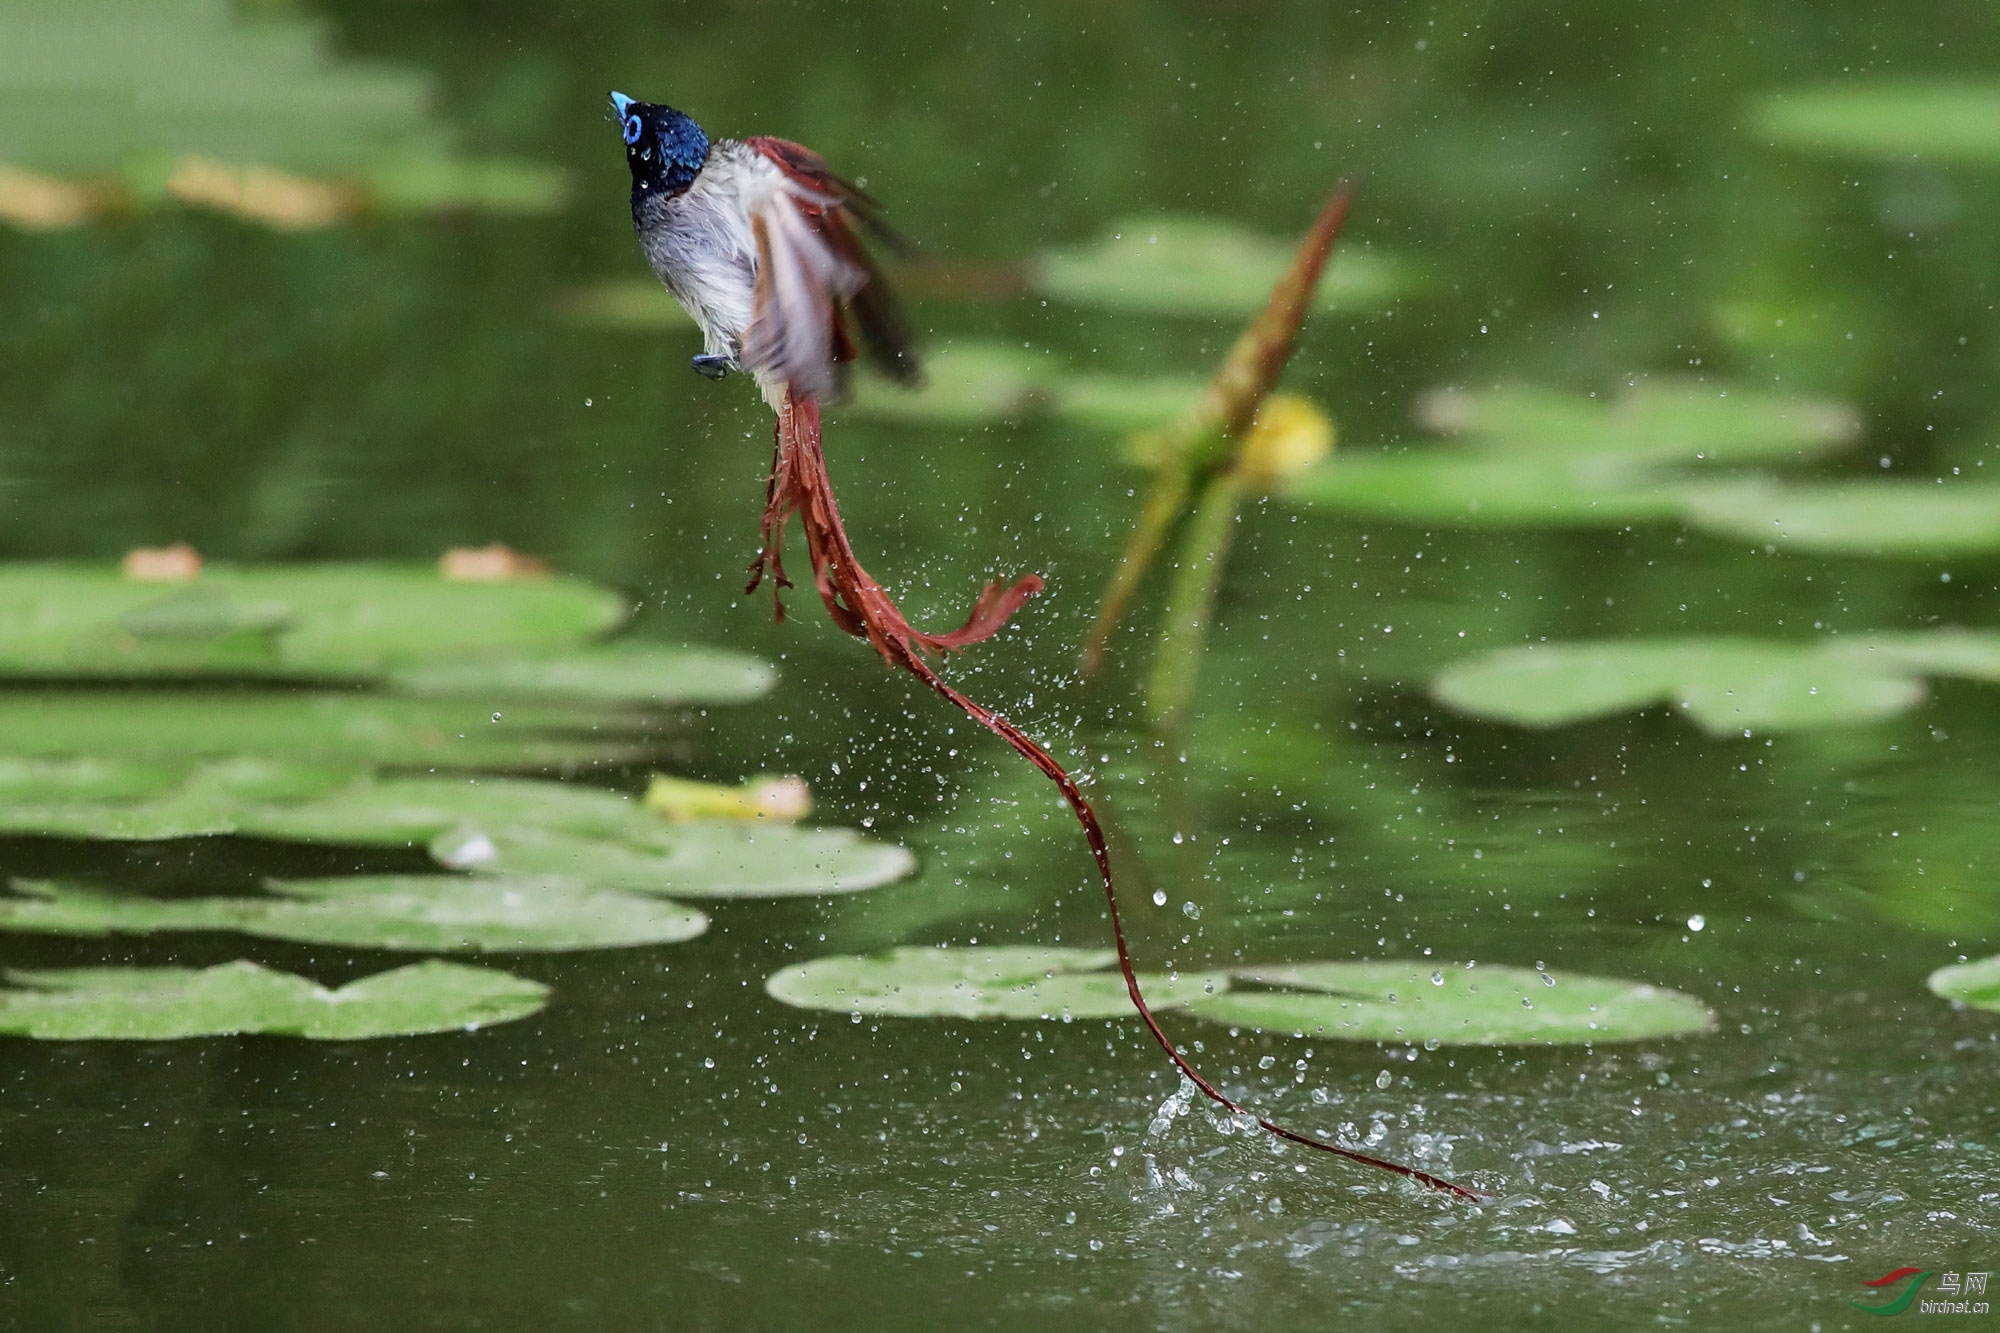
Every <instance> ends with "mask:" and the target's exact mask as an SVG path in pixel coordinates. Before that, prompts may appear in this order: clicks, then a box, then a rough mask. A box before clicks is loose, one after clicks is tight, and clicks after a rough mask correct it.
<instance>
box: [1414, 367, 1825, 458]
mask: <svg viewBox="0 0 2000 1333" xmlns="http://www.w3.org/2000/svg"><path fill="white" fill-rule="evenodd" d="M1418 417H1419V419H1420V420H1421V421H1422V422H1423V423H1424V424H1425V425H1427V426H1429V427H1430V428H1431V429H1432V430H1435V431H1438V432H1439V433H1440V434H1446V435H1458V436H1463V437H1465V439H1466V440H1467V441H1468V442H1470V443H1472V444H1475V445H1477V446H1478V447H1479V448H1481V449H1484V450H1487V451H1490V452H1493V453H1496V454H1504V455H1505V456H1506V457H1507V458H1509V459H1520V458H1523V457H1531V456H1536V455H1540V456H1544V457H1578V456H1593V457H1601V458H1607V459H1617V460H1620V461H1623V462H1626V463H1632V464H1641V463H1643V464H1647V465H1651V466H1681V467H1692V466H1695V465H1697V464H1705V465H1710V466H1713V465H1717V464H1720V465H1731V464H1741V463H1753V462H1756V463H1772V462H1807V461H1810V460H1812V459H1814V458H1818V457H1822V456H1824V455H1826V454H1828V453H1831V452H1834V451H1836V450H1839V449H1842V448H1845V447H1847V446H1848V445H1851V444H1852V443H1853V442H1854V441H1855V440H1856V439H1857V438H1858V437H1859V436H1860V433H1861V423H1860V419H1859V418H1858V417H1857V416H1856V415H1855V414H1854V412H1853V411H1852V410H1851V409H1849V408H1847V407H1845V406H1843V405H1842V404H1839V403H1833V402H1827V401H1823V400H1817V399H1803V398H1796V397H1792V396H1789V395H1785V394H1774V393H1768V392H1765V391H1762V390H1758V389H1753V388H1748V387H1745V386H1743V385H1712V384H1689V383H1681V382H1677V381H1672V380H1668V381H1661V382H1653V381H1649V382H1646V383H1643V384H1640V385H1637V386H1634V387H1632V388H1629V389H1626V390H1624V391H1622V392H1620V393H1618V394H1616V395H1607V396H1605V397H1601V398H1600V397H1597V396H1595V395H1592V396H1588V397H1586V396H1584V395H1582V394H1575V393H1565V392H1562V391H1560V390H1554V389H1545V388H1539V387H1534V386H1527V385H1518V386H1512V387H1505V388H1496V389H1482V390H1464V389H1451V390H1443V391H1440V392H1436V393H1432V394H1430V395H1429V396H1427V397H1426V398H1425V399H1424V400H1423V401H1422V403H1421V404H1419V407H1418Z"/></svg>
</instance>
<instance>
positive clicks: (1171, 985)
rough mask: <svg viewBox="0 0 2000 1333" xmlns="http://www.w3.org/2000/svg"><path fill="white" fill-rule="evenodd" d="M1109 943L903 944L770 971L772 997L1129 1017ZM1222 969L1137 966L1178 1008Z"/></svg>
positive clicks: (949, 1010) (1164, 1005)
mask: <svg viewBox="0 0 2000 1333" xmlns="http://www.w3.org/2000/svg"><path fill="white" fill-rule="evenodd" d="M1117 961H1118V956H1117V954H1115V953H1113V952H1112V951H1110V950H1109V949H1046V948H1040V947H1037V946H1031V945H1015V946H1003V947H999V948H990V949H975V948H965V949H926V948H917V947H904V948H896V949H891V950H889V951H888V952H887V953H880V954H868V955H850V956H845V957H836V958H816V959H814V960H813V961H812V962H809V963H800V964H799V965H797V966H795V967H788V968H786V969H784V970H783V971H782V972H777V973H773V974H772V976H771V977H770V978H769V980H767V981H766V982H765V983H764V989H765V990H766V991H768V992H770V994H771V996H772V998H774V999H777V1000H782V1001H783V1002H784V1003H786V1004H789V1005H792V1006H793V1007H795V1008H799V1009H823V1010H827V1011H830V1012H833V1013H842V1014H845V1013H856V1014H876V1015H887V1016H893V1017H899V1018H1048V1019H1064V1018H1123V1017H1128V1016H1133V1015H1134V1014H1135V1011H1134V1009H1133V1008H1132V1000H1131V997H1130V996H1129V995H1127V994H1126V991H1125V978H1124V977H1123V976H1122V975H1120V974H1119V973H1118V972H1116V971H1105V970H1103V969H1105V968H1108V967H1111V966H1112V965H1113V964H1115V963H1116V962H1117ZM1228 985H1229V978H1228V977H1227V976H1226V975H1224V974H1223V973H1220V972H1183V973H1180V974H1178V975H1177V976H1174V977H1172V978H1169V977H1163V976H1155V975H1149V974H1144V973H1142V974H1140V976H1139V987H1140V989H1141V990H1142V991H1143V992H1144V993H1145V996H1146V1002H1147V1004H1149V1005H1151V1006H1152V1007H1153V1008H1154V1009H1156V1010H1161V1009H1171V1008H1175V1007H1178V1006H1181V1005H1185V1004H1187V1003H1189V1002H1190V1001H1192V1000H1195V999H1198V998H1200V997H1201V996H1203V995H1204V994H1208V993H1210V991H1211V989H1212V990H1217V991H1219V990H1222V989H1225V988H1226V987H1227V986H1228Z"/></svg>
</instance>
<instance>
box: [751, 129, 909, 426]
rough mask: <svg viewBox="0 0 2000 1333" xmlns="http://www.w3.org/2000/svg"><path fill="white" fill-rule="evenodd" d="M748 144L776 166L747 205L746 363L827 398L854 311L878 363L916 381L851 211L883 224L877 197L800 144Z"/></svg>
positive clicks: (845, 354)
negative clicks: (751, 287)
mask: <svg viewBox="0 0 2000 1333" xmlns="http://www.w3.org/2000/svg"><path fill="white" fill-rule="evenodd" d="M744 144H745V146H746V147H748V148H749V149H750V150H751V151H752V152H754V153H756V154H757V155H758V156H759V157H761V158H762V159H764V161H766V162H768V163H769V164H770V165H771V166H772V167H773V168H774V170H773V171H771V172H770V173H769V174H768V175H767V177H766V182H765V186H764V188H763V189H762V190H761V191H759V192H758V193H757V194H756V195H754V196H753V197H752V199H751V201H750V223H751V228H752V230H753V231H754V232H755V233H756V237H757V250H758V255H757V259H758V264H757V285H756V291H755V293H754V296H753V298H752V306H751V316H750V328H749V331H748V332H747V333H746V334H745V335H744V339H743V347H742V351H741V353H740V359H741V361H742V363H743V364H744V366H745V367H746V368H748V369H750V370H752V371H754V372H757V373H758V374H759V375H760V376H762V377H764V378H765V379H767V380H769V381H772V382H775V383H778V384H783V385H785V386H787V387H789V388H790V389H791V390H792V392H793V393H795V394H801V395H803V394H811V395H813V396H815V397H820V398H824V397H827V396H829V395H830V394H831V393H832V392H833V391H834V390H835V389H836V388H837V387H838V385H839V380H840V374H841V368H842V367H843V365H844V364H845V363H846V362H848V361H852V360H853V359H854V356H855V348H854V341H853V339H852V338H851V337H850V336H849V334H848V331H847V327H846V324H845V318H844V317H845V315H846V314H848V313H852V315H853V316H854V320H855V323H856V324H857V325H858V326H859V328H860V332H861V335H862V338H863V339H864V341H865V342H866V343H867V344H868V347H869V350H870V351H871V352H872V353H873V355H874V357H875V360H876V363H877V364H878V365H879V366H880V367H881V369H882V370H883V371H884V372H885V373H887V374H888V375H890V376H891V377H892V378H896V379H901V380H908V379H912V378H914V377H915V375H916V362H915V359H914V358H913V357H912V356H911V354H910V344H909V335H908V333H907V331H906V329H905V327H904V325H903V320H902V316H901V314H900V313H899V312H898V311H897V309H896V306H895V303H894V301H893V299H892V298H891V297H890V295H889V291H888V288H887V287H886V286H885V285H884V283H883V281H882V277H881V274H880V273H879V272H878V271H877V269H876V267H875V265H874V263H873V262H872V261H871V260H870V259H869V257H868V253H867V251H866V250H864V249H863V248H862V245H861V240H860V238H859V237H858V236H856V235H855V230H854V225H853V220H852V219H854V218H856V217H858V218H860V219H861V220H862V221H864V222H868V223H869V224H870V225H871V226H879V224H878V223H876V221H875V208H874V201H873V200H871V199H869V198H868V197H867V196H866V195H865V194H863V193H862V192H861V191H860V190H858V189H856V188H855V187H854V186H852V185H850V184H848V183H847V182H846V181H843V180H841V179H840V178H839V177H837V176H835V175H834V174H833V173H832V172H831V171H829V170H828V169H827V165H826V163H825V162H824V161H822V160H821V159H820V157H819V155H818V154H816V153H814V152H812V151H811V150H809V149H806V148H802V147H800V146H799V145H798V144H795V143H791V142H788V141H787V140H784V139H772V138H756V139H747V140H745V141H744Z"/></svg>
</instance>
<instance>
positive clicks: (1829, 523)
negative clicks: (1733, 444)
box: [1682, 481, 2000, 559]
mask: <svg viewBox="0 0 2000 1333" xmlns="http://www.w3.org/2000/svg"><path fill="white" fill-rule="evenodd" d="M1682 513H1683V514H1684V515H1685V517H1686V519H1687V522H1688V523H1689V524H1690V525H1691V526H1693V527H1697V528H1700V529H1702V530H1703V531H1705V532H1712V533H1717V534H1721V535H1726V536H1731V537H1746V538H1748V539H1750V540H1751V541H1754V542H1758V543H1760V544H1763V543H1770V544H1774V545H1776V546H1777V548H1778V549H1779V550H1781V551H1784V550H1789V551H1800V552H1811V553H1813V554H1816V555H1865V556H1877V557H1883V556H1887V557H1901V558H1906V559H1932V558H1935V557H1938V556H1947V555H1960V554H1977V553H1982V552H1987V551H1995V550H2000V486H1983V485H1972V484H1968V485H1955V484H1954V485H1939V484H1936V483H1934V482H1917V481H1858V482H1840V483H1831V484H1823V485H1801V484H1793V485H1781V484H1778V483H1776V482H1765V483H1760V484H1739V485H1734V486H1713V487H1701V488H1696V489H1690V490H1689V491H1688V492H1687V493H1686V494H1685V496H1684V497H1683V500H1682Z"/></svg>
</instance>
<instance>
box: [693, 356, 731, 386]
mask: <svg viewBox="0 0 2000 1333" xmlns="http://www.w3.org/2000/svg"><path fill="white" fill-rule="evenodd" d="M688 365H689V366H691V367H693V369H694V373H695V374H697V375H699V376H701V377H702V378H703V379H710V380H719V379H721V378H722V377H723V376H724V375H727V374H728V373H729V358H728V357H726V356H718V355H716V354H715V353H713V352H711V353H708V354H706V355H703V356H697V357H695V358H693V359H692V360H690V361H689V362H688Z"/></svg>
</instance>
